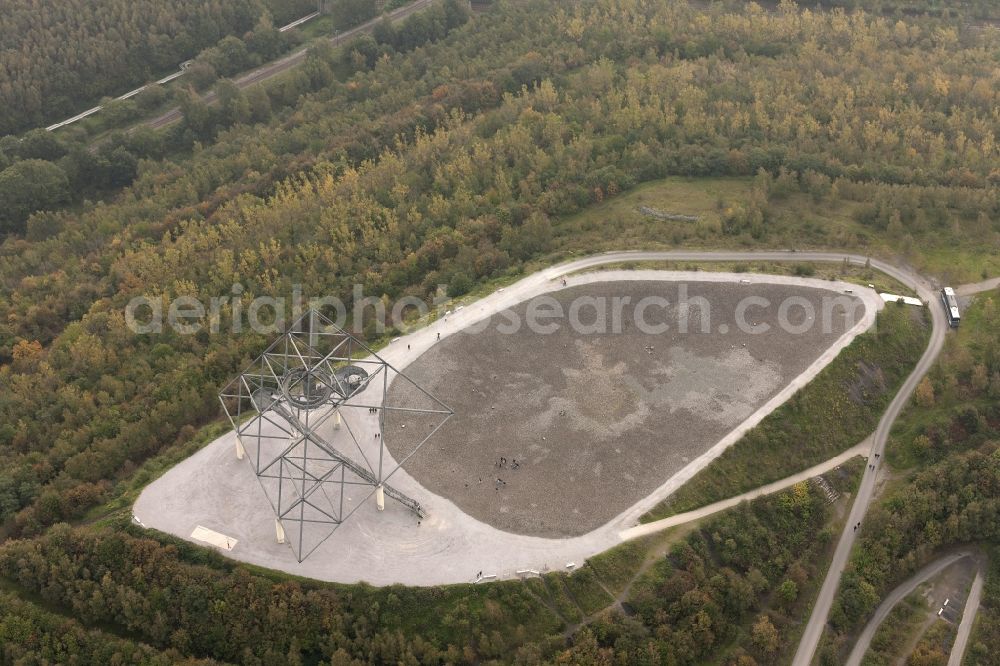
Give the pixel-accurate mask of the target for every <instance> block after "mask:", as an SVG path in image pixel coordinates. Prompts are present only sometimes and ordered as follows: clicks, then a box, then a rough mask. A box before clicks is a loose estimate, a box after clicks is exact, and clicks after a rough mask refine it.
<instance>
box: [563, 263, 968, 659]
mask: <svg viewBox="0 0 1000 666" xmlns="http://www.w3.org/2000/svg"><path fill="white" fill-rule="evenodd" d="M660 260H670V261H745V260H756V261H820V262H842V261H847V262H848V263H850V264H853V265H862V266H863V265H865V264H866V263H869V265H870V266H871V267H872V268H874V269H876V270H879V271H881V272H883V273H885V274H886V275H889V276H890V277H892V278H895V279H896V280H898V281H899V282H901V283H902V284H904V285H906V286H907V287H910V288H911V289H913V290H914V291H915V292H916V293H917V294H918V295H919V296H920V298H921V299H922V300H924V301H925V302H927V303H928V304H929V305H930V307H929V308H928V310H929V311H930V314H931V321H932V323H933V330H932V332H931V338H930V342H929V344H928V345H927V349H926V350H925V351H924V354H923V356H922V357H921V358H920V361H919V362H918V363H917V366H916V367H915V368H914V369H913V372H912V373H911V374H910V376H909V377H907V379H906V381H905V382H904V383H903V386H902V387H901V388H900V390H899V393H897V394H896V397H895V398H894V399H893V401H892V403H891V404H890V405H889V408H888V409H887V410H886V412H885V414H883V416H882V419H881V420H880V421H879V424H878V428H877V429H876V430H875V434H874V436H873V437H872V447H871V450H870V452H869V456H868V457H869V460H870V461H872V464H874V468H870V467H866V468H865V472H864V475H863V477H862V479H861V484H860V486H859V487H858V492H857V495H856V496H855V500H854V504H853V506H852V507H851V513H850V516H849V518H848V520H847V522H846V523H845V524H844V531H843V533H842V534H841V535H840V540H839V541H838V542H837V548H836V550H835V551H834V555H833V560H832V561H831V562H830V568H829V569H828V570H827V574H826V578H825V579H824V580H823V586H822V587H821V588H820V592H819V596H818V597H817V598H816V602H815V605H814V606H813V610H812V615H811V616H810V618H809V622H808V624H807V625H806V628H805V631H804V632H803V634H802V639H801V641H800V643H799V647H798V649H797V650H796V653H795V657H794V660H793V661H792V664H793V666H808V665H809V664H810V663H811V662H812V659H813V656H814V655H815V653H816V648H817V646H818V645H819V640H820V637H821V636H822V635H823V629H824V628H825V627H826V622H827V617H828V616H829V614H830V607H831V606H832V605H833V600H834V597H835V596H836V593H837V588H838V587H839V585H840V577H841V575H842V574H843V572H844V568H845V567H846V566H847V560H848V557H849V556H850V554H851V549H852V547H853V546H854V540H855V539H856V538H857V531H856V530H854V529H853V526H854V525H855V524H857V523H859V522H862V521H863V520H864V517H865V514H866V513H867V512H868V506H869V505H870V504H871V501H872V498H873V496H874V494H875V480H876V477H877V475H878V471H879V467H880V466H881V464H882V460H883V459H884V457H883V456H882V453H884V451H885V445H886V441H887V440H888V438H889V431H890V430H891V428H892V424H893V423H895V421H896V418H897V417H898V416H899V414H900V412H902V410H903V407H905V406H906V403H907V402H908V401H909V399H910V396H911V395H912V394H913V391H914V390H915V389H916V387H917V384H918V383H919V382H920V380H921V379H923V377H924V375H926V374H927V372H928V370H930V368H931V366H932V365H933V364H934V361H935V360H936V359H937V356H938V354H939V353H940V352H941V348H942V347H943V345H944V336H945V333H946V332H947V330H948V323H947V322H946V321H945V316H944V312H943V310H942V308H940V307H934V305H935V304H936V303H937V301H938V299H937V294H936V289H935V286H934V285H932V284H931V283H930V282H929V281H928V280H927V279H926V278H924V277H923V276H921V275H919V274H918V273H916V272H915V271H912V270H909V269H906V268H900V267H898V266H893V265H892V264H889V263H886V262H884V261H881V260H878V259H872V258H868V257H863V256H860V255H855V254H842V253H841V254H838V253H834V252H792V251H784V252H780V251H779V252H685V251H678V252H620V253H610V254H605V255H597V256H595V257H587V258H584V259H580V260H578V261H575V262H572V263H571V264H568V265H563V266H557V267H555V268H554V269H553V271H554V272H559V271H565V269H566V268H567V266H569V267H571V268H570V270H580V269H582V268H588V267H590V266H598V265H600V264H606V263H613V262H615V261H660ZM983 286H985V285H983ZM876 454H878V457H877V458H876Z"/></svg>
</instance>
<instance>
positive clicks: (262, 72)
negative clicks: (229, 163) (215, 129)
mask: <svg viewBox="0 0 1000 666" xmlns="http://www.w3.org/2000/svg"><path fill="white" fill-rule="evenodd" d="M434 1H435V0H415V1H414V2H412V3H410V4H408V5H406V6H404V7H400V8H399V9H396V10H394V11H392V12H389V13H388V14H387V16H388V17H389V19H390V20H392V21H398V20H400V19H404V18H406V17H407V16H409V15H410V14H413V13H415V12H418V11H420V10H421V9H425V8H427V7H429V6H430V5H432V4H433V3H434ZM382 19H383V17H382V16H378V17H376V18H373V19H372V20H371V21H368V22H367V23H362V24H361V25H359V26H357V27H356V28H351V29H350V30H345V31H344V32H342V33H340V34H338V35H335V36H333V37H331V38H330V42H331V43H332V44H333V45H334V46H338V45H340V44H342V43H344V42H346V41H348V40H350V39H353V38H354V37H357V36H358V35H360V34H363V33H366V32H371V30H372V29H373V28H374V27H375V26H376V25H378V24H379V22H380V21H382ZM308 55H309V47H306V48H302V49H299V50H298V51H295V52H294V53H290V54H289V55H287V56H285V57H284V58H281V59H280V60H275V61H274V62H271V63H268V64H266V65H264V66H263V67H259V68H257V69H255V70H253V71H251V72H248V73H246V74H244V75H243V76H240V77H239V78H237V79H234V80H233V83H235V84H236V86H237V87H238V88H246V87H248V86H252V85H253V84H255V83H260V82H261V81H266V80H267V79H270V78H272V77H275V76H278V75H279V74H281V73H283V72H287V71H288V70H289V69H291V68H292V67H296V66H297V65H300V64H302V63H303V62H304V61H305V59H306V57H307V56H308ZM202 100H203V101H204V102H205V103H206V104H211V103H212V102H214V101H215V100H216V94H215V93H214V92H209V93H207V94H205V95H203V96H202ZM181 117H182V114H181V110H180V108H179V107H178V108H173V109H171V110H170V111H167V112H166V113H164V114H163V115H160V116H158V117H156V118H153V119H151V120H147V121H145V122H143V123H141V125H147V126H149V127H152V128H153V129H159V128H161V127H166V126H167V125H170V124H172V123H175V122H177V121H178V120H180V119H181Z"/></svg>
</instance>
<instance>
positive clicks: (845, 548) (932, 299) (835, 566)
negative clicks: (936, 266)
mask: <svg viewBox="0 0 1000 666" xmlns="http://www.w3.org/2000/svg"><path fill="white" fill-rule="evenodd" d="M802 256H803V257H804V258H805V257H806V256H807V255H806V254H803V255H802ZM851 261H852V262H853V261H854V259H853V258H852V259H851ZM871 265H872V266H873V267H874V268H878V269H879V270H881V271H883V272H885V273H887V274H889V275H891V276H892V277H894V278H896V279H897V280H899V281H900V282H902V283H903V284H905V285H907V286H908V287H910V288H912V289H913V290H914V291H916V292H917V294H919V296H920V298H921V299H922V300H924V301H925V302H927V303H928V305H929V310H930V313H931V320H932V322H933V325H934V328H933V331H932V332H931V339H930V343H929V344H928V345H927V350H926V351H925V352H924V355H923V356H922V357H921V359H920V361H919V362H918V363H917V367H916V368H914V369H913V372H912V373H911V374H910V376H909V377H908V378H907V379H906V382H905V383H904V384H903V386H902V388H900V390H899V393H897V394H896V397H895V399H894V400H893V401H892V403H891V404H890V405H889V409H887V410H886V412H885V414H883V415H882V420H881V421H879V424H878V428H877V429H876V431H875V436H874V438H873V441H872V448H871V453H870V455H869V461H870V462H871V463H872V464H873V465H874V468H865V473H864V476H863V477H862V479H861V485H860V487H859V488H858V494H857V497H856V498H855V501H854V505H853V507H852V508H851V514H850V517H849V518H848V520H847V522H846V523H845V524H844V531H843V533H842V534H841V535H840V541H839V542H838V543H837V549H836V551H834V554H833V560H832V562H831V563H830V568H829V569H828V571H827V574H826V578H825V579H824V580H823V586H822V587H821V588H820V592H819V596H818V597H817V599H816V603H815V605H814V606H813V611H812V615H811V616H810V618H809V623H808V624H807V625H806V629H805V631H804V632H803V634H802V639H801V641H800V642H799V647H798V650H797V651H796V652H795V658H794V659H793V660H792V666H809V664H811V663H812V660H813V656H814V655H815V654H816V648H817V647H818V646H819V641H820V637H821V636H822V635H823V630H824V628H825V627H826V623H827V618H828V617H829V615H830V607H831V606H832V605H833V599H834V597H835V596H836V594H837V588H838V587H839V585H840V577H841V575H842V574H843V573H844V567H845V566H846V565H847V560H848V558H849V557H850V554H851V549H852V548H853V546H854V540H855V539H856V538H857V536H858V530H855V529H854V526H855V525H856V524H858V523H863V521H864V517H865V514H866V513H867V512H868V506H869V505H870V504H871V501H872V497H873V496H874V492H875V481H876V478H877V477H878V473H879V470H880V468H881V466H882V462H883V460H884V456H883V455H882V454H883V453H884V452H885V444H886V441H887V440H888V438H889V431H890V430H891V429H892V425H893V423H895V421H896V419H897V418H898V417H899V414H900V412H901V411H902V410H903V407H905V406H906V404H907V402H909V399H910V395H912V393H913V391H914V390H915V389H916V387H917V384H918V383H920V380H921V379H923V377H924V375H926V374H927V372H928V370H930V368H931V366H932V365H933V364H934V362H935V360H937V356H938V354H939V353H941V348H942V347H943V345H944V336H945V333H946V332H947V331H948V323H947V322H946V321H945V316H944V310H943V309H942V308H941V307H938V301H939V299H938V295H937V291H936V288H935V287H933V286H932V285H931V284H930V283H929V282H927V281H926V280H925V279H924V278H923V277H921V276H919V275H917V274H916V273H914V272H912V271H909V270H906V269H900V268H895V267H893V266H889V265H888V264H885V263H884V262H881V261H878V260H875V259H873V260H872V262H871ZM994 286H995V285H994V281H993V280H988V281H986V282H981V283H978V284H975V285H966V286H964V287H960V289H962V291H963V293H966V294H973V293H977V292H980V291H987V290H989V289H992V288H994ZM876 454H877V457H876Z"/></svg>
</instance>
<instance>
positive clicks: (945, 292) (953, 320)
mask: <svg viewBox="0 0 1000 666" xmlns="http://www.w3.org/2000/svg"><path fill="white" fill-rule="evenodd" d="M941 302H942V303H943V304H944V313H945V315H946V316H947V317H948V325H949V326H951V327H952V328H958V324H959V322H961V321H962V317H961V315H960V314H959V312H958V300H957V299H956V298H955V290H954V289H952V288H951V287H945V288H944V289H942V290H941Z"/></svg>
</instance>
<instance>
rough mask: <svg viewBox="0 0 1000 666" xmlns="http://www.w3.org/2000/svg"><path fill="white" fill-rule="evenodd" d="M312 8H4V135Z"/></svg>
mask: <svg viewBox="0 0 1000 666" xmlns="http://www.w3.org/2000/svg"><path fill="white" fill-rule="evenodd" d="M312 11H315V3H313V2H309V1H306V0H236V1H235V2H233V1H231V0H230V1H226V2H223V1H222V0H210V1H209V2H204V1H203V0H201V1H199V0H178V1H176V2H159V1H157V0H137V1H131V2H130V1H127V0H97V1H94V0H64V1H62V2H42V1H40V0H10V1H9V2H5V3H4V7H3V12H0V45H2V48H0V135H2V134H7V133H13V132H16V131H20V130H24V129H28V128H30V127H33V126H37V125H42V124H47V123H50V122H53V121H58V120H62V119H64V118H66V117H68V116H71V115H73V114H75V113H77V112H80V111H83V110H84V109H85V108H90V107H89V106H88V104H92V103H96V102H97V101H98V100H99V99H100V98H101V97H104V96H108V95H111V96H115V95H120V94H122V93H124V92H126V91H128V90H131V88H132V87H134V86H139V85H143V84H145V83H147V82H149V81H151V80H152V79H154V78H159V77H160V76H163V75H164V74H168V73H170V72H172V71H174V70H176V68H177V67H178V65H179V64H180V63H181V62H182V61H184V60H187V59H189V58H193V57H194V56H195V55H197V53H198V52H199V51H201V50H202V49H204V48H207V47H209V46H214V45H215V44H216V43H217V42H219V40H221V39H222V38H223V37H228V36H234V37H237V38H239V37H243V36H244V35H245V34H246V33H248V32H250V31H251V30H252V29H253V27H254V25H255V24H257V23H258V21H260V20H261V18H262V17H263V16H264V14H265V13H268V14H269V16H270V18H271V19H273V20H274V21H276V22H278V24H279V25H283V24H284V22H285V21H291V20H294V19H296V18H299V17H301V16H305V15H306V14H308V13H310V12H312Z"/></svg>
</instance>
